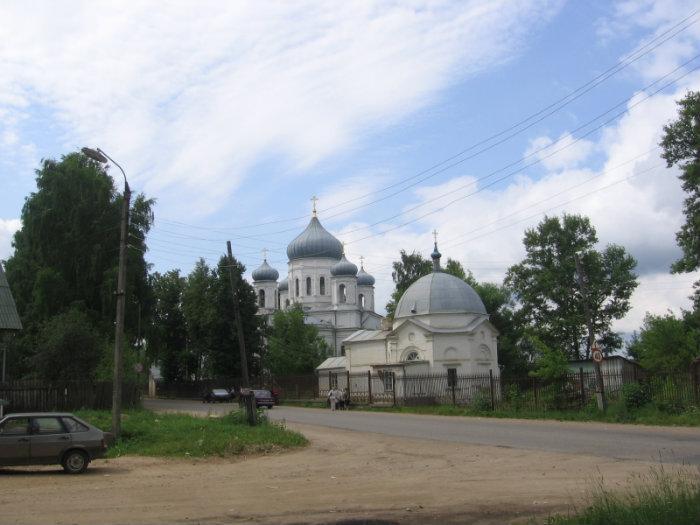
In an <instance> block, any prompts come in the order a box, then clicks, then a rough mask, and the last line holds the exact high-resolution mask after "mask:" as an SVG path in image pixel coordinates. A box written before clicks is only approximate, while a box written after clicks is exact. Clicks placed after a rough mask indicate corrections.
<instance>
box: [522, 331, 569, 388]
mask: <svg viewBox="0 0 700 525" xmlns="http://www.w3.org/2000/svg"><path fill="white" fill-rule="evenodd" d="M528 339H529V343H530V344H531V345H532V348H533V349H534V354H535V356H536V357H535V366H534V370H532V371H531V372H530V375H531V376H532V377H538V378H540V379H545V380H549V381H551V380H554V379H559V378H560V377H562V376H564V375H566V373H567V372H568V371H569V360H568V359H567V357H566V355H565V354H564V352H562V351H561V350H558V349H555V348H550V347H548V346H547V345H546V344H544V343H543V342H542V341H541V340H540V339H539V338H538V337H537V336H528Z"/></svg>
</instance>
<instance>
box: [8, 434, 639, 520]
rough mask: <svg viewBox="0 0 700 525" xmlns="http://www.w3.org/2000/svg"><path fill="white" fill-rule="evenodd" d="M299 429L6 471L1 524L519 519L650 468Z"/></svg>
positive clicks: (565, 505)
mask: <svg viewBox="0 0 700 525" xmlns="http://www.w3.org/2000/svg"><path fill="white" fill-rule="evenodd" d="M290 427H292V428H294V429H295V430H299V431H301V432H303V433H304V434H305V435H306V436H307V437H308V438H309V439H310V440H311V445H310V446H309V447H307V448H305V449H302V450H297V451H293V452H286V453H280V454H274V455H267V456H258V457H249V458H240V459H232V460H224V459H208V460H189V461H188V460H162V459H152V458H138V457H125V458H119V459H112V460H98V461H95V462H94V463H93V464H92V465H91V466H90V468H89V469H88V472H87V473H85V474H83V475H81V476H69V475H65V474H63V473H62V472H61V471H60V470H59V468H54V467H27V468H5V469H0V523H3V524H9V523H22V524H34V523H36V524H45V523H58V524H78V523H80V524H82V523H86V524H122V523H123V524H130V523H148V524H151V523H157V524H164V523H203V524H218V523H265V524H267V523H286V524H289V523H365V520H370V519H375V520H376V519H382V520H387V521H386V522H384V523H478V524H495V523H508V522H516V523H518V522H524V521H526V519H525V518H526V517H528V516H533V515H546V514H548V513H550V512H554V511H565V510H566V509H568V508H570V506H571V505H572V504H576V505H581V504H583V503H584V502H585V498H586V496H587V494H588V491H589V489H590V487H591V486H592V484H593V482H594V481H595V480H597V479H600V478H602V479H604V480H605V483H606V484H607V485H608V486H623V485H624V484H625V482H626V481H627V480H628V479H629V478H630V476H631V475H633V474H635V473H644V472H647V471H648V470H649V468H650V466H651V464H649V463H644V462H636V461H620V460H617V461H616V460H610V459H606V458H597V457H592V456H581V455H572V454H561V453H543V452H531V451H523V450H517V449H510V448H504V447H490V446H476V445H466V444H455V443H445V442H439V441H430V440H413V439H403V438H395V437H390V436H382V435H378V434H369V433H361V432H351V431H342V430H334V429H329V428H324V427H315V426H302V425H290ZM348 520H349V521H348ZM355 520H357V521H355ZM367 523H371V522H370V521H367ZM375 523H378V522H375Z"/></svg>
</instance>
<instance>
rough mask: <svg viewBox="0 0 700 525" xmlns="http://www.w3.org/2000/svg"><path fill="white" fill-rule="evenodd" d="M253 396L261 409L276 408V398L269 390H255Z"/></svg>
mask: <svg viewBox="0 0 700 525" xmlns="http://www.w3.org/2000/svg"><path fill="white" fill-rule="evenodd" d="M253 395H254V396H255V403H256V404H257V405H258V406H259V407H261V406H262V407H267V408H272V407H273V406H275V398H274V397H273V396H272V392H270V391H269V390H253Z"/></svg>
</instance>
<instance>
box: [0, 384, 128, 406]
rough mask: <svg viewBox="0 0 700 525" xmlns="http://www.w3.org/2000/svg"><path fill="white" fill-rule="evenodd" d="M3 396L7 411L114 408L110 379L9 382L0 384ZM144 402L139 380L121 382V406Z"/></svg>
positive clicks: (0, 397)
mask: <svg viewBox="0 0 700 525" xmlns="http://www.w3.org/2000/svg"><path fill="white" fill-rule="evenodd" d="M0 399H2V400H4V403H5V408H4V411H5V413H8V412H47V411H71V410H79V409H95V410H100V409H109V408H111V407H112V382H111V381H64V382H60V383H46V382H44V381H39V380H32V381H9V382H6V383H0ZM140 402H141V387H140V385H138V384H137V383H131V382H125V383H124V384H123V385H122V405H123V406H124V408H132V407H136V406H138V405H139V404H140Z"/></svg>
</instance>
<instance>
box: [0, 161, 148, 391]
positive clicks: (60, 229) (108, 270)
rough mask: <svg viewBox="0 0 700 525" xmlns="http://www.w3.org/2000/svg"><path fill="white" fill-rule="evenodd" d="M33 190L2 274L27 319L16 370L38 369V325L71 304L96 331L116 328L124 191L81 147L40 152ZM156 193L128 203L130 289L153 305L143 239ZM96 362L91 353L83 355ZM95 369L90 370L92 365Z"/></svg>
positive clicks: (129, 325) (130, 328)
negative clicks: (57, 153)
mask: <svg viewBox="0 0 700 525" xmlns="http://www.w3.org/2000/svg"><path fill="white" fill-rule="evenodd" d="M36 186H37V189H36V191H35V192H34V193H32V194H30V195H29V197H27V199H26V201H25V203H24V206H23V208H22V216H21V218H22V228H21V229H20V230H19V231H17V232H16V233H15V236H14V238H13V247H14V254H13V255H12V256H11V257H10V258H9V260H8V261H7V265H6V271H7V277H8V279H9V281H10V282H11V283H12V290H13V294H14V297H15V300H16V302H17V307H18V310H19V313H20V315H21V317H22V321H23V324H24V327H25V330H24V331H23V333H22V334H21V335H20V336H19V337H18V338H16V339H15V341H14V342H13V352H14V354H15V355H14V356H13V359H14V364H15V366H17V367H18V368H17V369H15V370H14V373H15V374H16V377H17V376H22V375H36V373H37V369H36V368H35V367H34V366H33V364H34V363H35V362H36V359H35V354H36V353H37V352H38V349H39V348H40V343H41V337H42V334H41V333H40V332H41V331H42V327H44V326H46V323H47V321H49V320H51V319H52V318H53V317H54V316H58V315H61V314H63V313H66V312H69V311H71V310H72V309H76V311H80V312H83V314H84V315H85V316H86V317H85V318H86V319H88V320H89V322H90V323H92V326H93V328H94V330H96V333H97V334H98V335H99V338H100V339H110V338H112V337H113V334H114V316H115V300H114V292H115V288H116V280H117V268H118V255H119V254H118V251H119V234H120V232H119V224H120V210H121V206H122V196H121V195H120V194H119V193H117V191H116V189H115V186H114V181H113V180H112V178H111V177H110V176H109V174H108V173H107V172H106V171H105V169H104V168H103V167H102V166H101V165H99V164H98V163H96V162H94V161H92V160H90V159H88V158H87V157H85V156H84V155H82V154H80V153H71V154H69V155H66V156H64V157H62V158H61V160H60V161H56V160H51V159H49V160H44V161H42V164H41V167H40V168H39V169H38V170H37V171H36ZM152 205H153V201H152V200H149V199H146V198H145V197H144V196H143V195H139V196H137V197H136V198H135V199H134V203H133V205H132V209H131V218H132V220H131V225H130V230H129V233H130V241H129V242H130V245H131V246H133V247H134V248H133V249H131V250H129V254H128V257H129V261H128V267H127V269H128V272H127V295H128V296H129V297H130V298H133V297H137V298H138V299H139V302H140V303H141V304H142V306H143V308H142V311H143V313H144V316H145V317H148V315H149V312H150V301H151V299H150V291H149V287H148V266H147V263H146V262H145V260H144V252H145V251H146V245H145V243H144V241H143V239H144V238H145V236H146V234H147V232H148V230H149V229H150V227H151V224H152V222H153V216H152V213H151V208H152ZM137 326H138V308H128V309H127V317H126V331H127V340H128V341H131V342H134V341H135V339H136V331H137ZM88 362H90V363H94V362H95V361H94V360H92V359H91V360H88ZM92 372H94V370H92Z"/></svg>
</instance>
